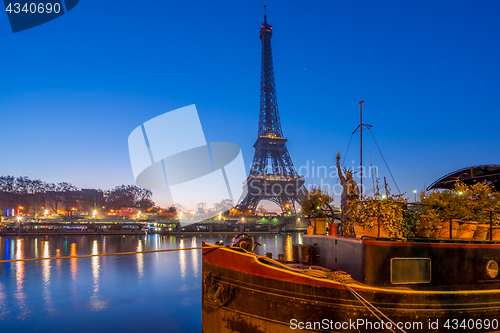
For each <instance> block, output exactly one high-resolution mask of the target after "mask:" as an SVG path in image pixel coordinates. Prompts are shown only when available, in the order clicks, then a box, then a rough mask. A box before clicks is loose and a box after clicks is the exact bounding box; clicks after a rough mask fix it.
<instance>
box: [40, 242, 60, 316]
mask: <svg viewBox="0 0 500 333" xmlns="http://www.w3.org/2000/svg"><path fill="white" fill-rule="evenodd" d="M42 251H43V252H42V258H50V251H49V242H48V241H42ZM50 268H51V260H42V277H43V299H44V301H45V307H46V309H47V311H48V312H49V313H50V314H51V315H56V314H57V311H56V309H54V307H53V305H52V294H51V292H50Z"/></svg>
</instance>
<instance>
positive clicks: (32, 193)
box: [0, 176, 155, 215]
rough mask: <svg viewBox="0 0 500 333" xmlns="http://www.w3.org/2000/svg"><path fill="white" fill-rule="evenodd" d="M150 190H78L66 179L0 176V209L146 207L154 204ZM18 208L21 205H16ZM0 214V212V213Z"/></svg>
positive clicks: (126, 187) (125, 187)
mask: <svg viewBox="0 0 500 333" xmlns="http://www.w3.org/2000/svg"><path fill="white" fill-rule="evenodd" d="M152 195H153V193H152V192H151V190H148V189H144V188H140V187H138V186H135V185H119V186H116V187H114V188H113V189H110V190H101V189H79V188H77V187H76V186H74V185H72V184H71V183H68V182H61V183H47V182H44V181H42V180H40V179H30V178H29V177H27V176H22V177H17V178H16V177H14V176H0V209H1V210H2V211H3V213H5V210H6V209H21V212H22V214H25V215H34V214H43V213H44V211H45V210H48V211H49V212H54V213H57V212H58V210H59V211H65V212H67V213H68V214H70V212H71V211H72V210H83V211H92V210H101V211H102V210H104V209H106V210H110V209H113V210H114V209H120V208H121V207H135V208H139V209H142V210H147V209H150V208H151V207H154V206H155V204H154V202H153V200H152V199H151V197H152ZM19 207H22V208H19ZM0 215H1V213H0Z"/></svg>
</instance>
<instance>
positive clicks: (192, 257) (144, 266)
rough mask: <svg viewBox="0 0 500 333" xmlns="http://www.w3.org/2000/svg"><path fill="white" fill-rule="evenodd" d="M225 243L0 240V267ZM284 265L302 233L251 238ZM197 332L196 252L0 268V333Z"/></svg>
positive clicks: (70, 238) (127, 239)
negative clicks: (89, 255)
mask: <svg viewBox="0 0 500 333" xmlns="http://www.w3.org/2000/svg"><path fill="white" fill-rule="evenodd" d="M231 239H232V236H222V237H221V236H214V237H209V236H197V237H195V236H184V237H182V236H162V235H148V236H36V237H35V236H26V237H0V260H10V259H22V258H48V257H56V256H70V255H71V256H74V255H88V254H102V253H116V252H133V251H147V250H161V249H179V248H189V247H197V246H201V242H202V241H206V242H210V243H214V242H215V241H218V240H223V241H224V244H230V242H231ZM254 239H255V241H257V242H259V243H260V244H262V246H260V247H258V248H257V250H256V253H258V254H260V255H265V253H266V252H271V253H273V258H276V257H277V255H278V253H282V254H284V255H285V259H287V260H291V256H292V244H293V243H302V234H299V233H290V234H279V235H262V236H255V237H254ZM116 331H121V332H153V331H154V332H201V250H186V251H179V252H163V253H145V254H131V255H120V256H107V257H90V258H76V259H75V258H74V259H61V260H40V261H26V262H13V263H0V332H71V333H74V332H86V333H88V332H116Z"/></svg>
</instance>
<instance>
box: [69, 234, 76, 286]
mask: <svg viewBox="0 0 500 333" xmlns="http://www.w3.org/2000/svg"><path fill="white" fill-rule="evenodd" d="M70 251H71V252H70V254H69V255H70V256H72V257H73V256H76V255H77V253H76V243H71V245H70ZM69 266H70V270H71V281H72V282H73V285H72V287H71V289H73V290H74V289H76V273H77V271H78V258H71V259H70V263H69Z"/></svg>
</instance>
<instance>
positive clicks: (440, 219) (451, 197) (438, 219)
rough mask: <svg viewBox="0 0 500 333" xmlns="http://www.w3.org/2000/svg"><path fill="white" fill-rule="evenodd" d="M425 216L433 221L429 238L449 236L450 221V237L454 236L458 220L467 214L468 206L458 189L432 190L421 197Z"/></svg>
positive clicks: (447, 237)
mask: <svg viewBox="0 0 500 333" xmlns="http://www.w3.org/2000/svg"><path fill="white" fill-rule="evenodd" d="M421 203H422V204H423V208H422V210H423V212H424V215H425V216H428V217H429V219H430V220H431V221H432V222H433V226H434V229H433V232H432V233H431V236H430V237H431V238H444V239H449V238H450V222H451V223H452V237H453V238H454V237H456V234H457V230H458V228H459V220H460V219H465V218H466V216H468V206H467V205H466V202H465V201H464V197H463V192H461V191H458V190H444V191H438V190H433V191H431V192H430V193H426V194H424V196H422V198H421Z"/></svg>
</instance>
